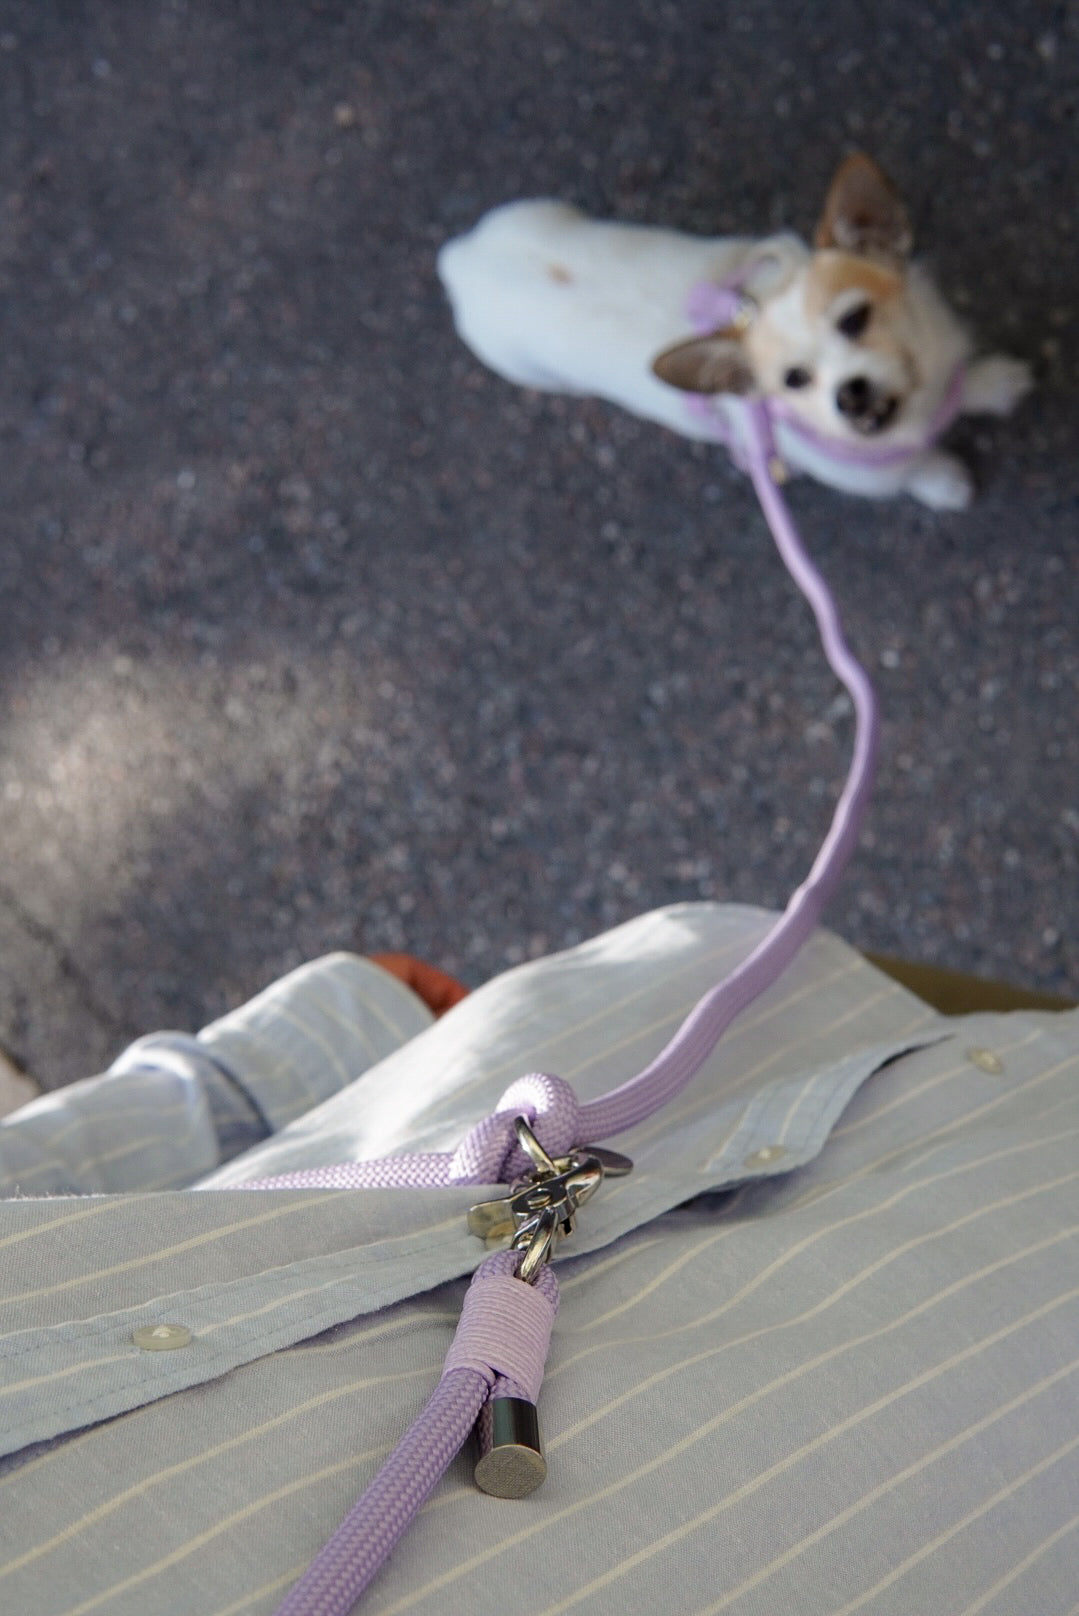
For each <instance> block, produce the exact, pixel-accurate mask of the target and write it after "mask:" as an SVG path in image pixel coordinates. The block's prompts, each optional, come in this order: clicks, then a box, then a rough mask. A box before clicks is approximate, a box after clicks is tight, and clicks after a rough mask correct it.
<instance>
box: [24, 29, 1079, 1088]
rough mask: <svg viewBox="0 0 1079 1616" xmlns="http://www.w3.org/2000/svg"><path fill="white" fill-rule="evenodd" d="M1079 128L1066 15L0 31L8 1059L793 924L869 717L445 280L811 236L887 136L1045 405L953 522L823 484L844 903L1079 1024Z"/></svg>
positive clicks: (655, 435) (1014, 427) (952, 290)
mask: <svg viewBox="0 0 1079 1616" xmlns="http://www.w3.org/2000/svg"><path fill="white" fill-rule="evenodd" d="M1077 103H1079V13H1077V10H1076V8H1075V6H1074V5H1072V4H1059V5H1058V4H1040V3H1034V4H1029V5H1026V6H1023V7H1016V6H1004V5H1002V4H999V3H993V4H987V5H973V4H969V5H964V4H955V3H950V4H948V3H943V0H939V3H927V0H913V3H912V0H878V3H876V4H874V5H872V6H868V5H864V4H861V3H858V0H838V3H836V4H832V5H829V6H827V7H812V6H806V5H795V4H793V3H791V0H758V3H755V4H753V5H748V4H744V3H735V4H726V3H723V0H687V3H683V4H660V3H647V0H595V3H586V4H581V3H579V0H577V3H570V0H501V3H495V0H487V3H480V0H462V3H452V0H446V3H444V4H441V5H439V4H433V3H420V0H393V3H389V0H369V3H366V4H362V5H361V4H352V3H343V0H342V3H334V0H326V3H324V4H314V3H308V4H302V3H298V0H290V3H289V4H287V5H286V4H280V3H277V0H259V3H255V0H186V3H184V0H173V3H167V0H154V3H149V0H147V3H139V0H130V3H115V0H113V3H106V0H97V3H94V0H82V3H76V0H66V3H62V0H0V309H2V313H0V320H2V326H0V466H2V475H3V482H2V503H0V601H2V611H3V620H2V621H3V633H2V634H0V804H2V808H3V818H2V820H0V826H2V830H0V837H2V841H0V852H2V857H0V1049H3V1050H4V1051H5V1052H6V1054H7V1055H8V1056H9V1057H10V1059H11V1060H12V1061H13V1062H14V1063H15V1064H16V1065H17V1066H18V1067H20V1068H22V1069H23V1070H26V1071H29V1072H30V1073H31V1074H32V1075H33V1076H34V1077H35V1078H36V1079H37V1080H38V1081H40V1082H41V1083H43V1084H45V1085H46V1086H54V1085H57V1084H61V1083H64V1082H67V1081H70V1080H71V1079H73V1078H76V1077H79V1076H83V1075H87V1074H89V1073H92V1072H94V1071H96V1070H100V1069H101V1068H102V1066H103V1065H104V1064H105V1063H106V1062H107V1061H108V1060H109V1059H110V1058H111V1057H112V1056H113V1055H115V1054H116V1053H117V1052H118V1051H119V1050H120V1049H121V1048H122V1047H123V1045H124V1043H125V1042H126V1041H127V1040H129V1039H130V1038H132V1037H134V1036H136V1035H138V1034H139V1033H142V1032H146V1031H150V1030H153V1029H157V1028H162V1027H173V1028H181V1029H186V1030H195V1029H197V1028H198V1027H199V1026H201V1025H203V1024H204V1023H205V1022H206V1021H208V1020H209V1019H211V1018H212V1017H213V1016H215V1015H217V1014H219V1013H220V1012H221V1011H223V1010H224V1009H225V1008H227V1007H228V1006H230V1005H234V1004H236V1003H238V1002H240V1001H242V1000H243V999H245V998H247V997H249V996H250V995H251V994H252V993H254V992H256V991H257V990H258V989H259V988H261V987H262V986H264V985H265V984H266V983H267V982H269V981H270V980H272V979H273V978H274V977H276V976H278V975H280V974H281V973H282V972H284V971H286V970H288V969H289V968H290V967H292V966H294V965H296V964H298V963H300V962H301V961H303V960H306V959H310V958H312V957H314V956H316V955H318V954H321V953H324V952H326V951H328V950H332V949H336V948H350V949H358V950H375V949H401V948H404V949H408V950H411V951H412V952H415V953H417V954H420V955H422V956H424V957H426V958H428V959H430V960H431V961H433V962H434V963H436V964H439V965H441V966H443V967H444V968H446V969H448V970H450V971H453V972H455V973H457V974H458V975H460V976H462V977H463V978H464V979H465V980H467V981H469V982H471V983H478V982H480V981H482V980H484V979H485V978H486V977H488V976H489V975H491V974H492V973H494V972H496V971H499V970H502V969H504V968H506V967H507V966H508V965H511V964H513V963H515V962H517V961H520V960H523V959H526V958H528V957H530V956H532V955H535V954H538V953H541V952H547V951H549V950H552V949H556V948H559V947H562V946H564V945H566V944H569V943H571V942H574V941H577V940H579V939H581V938H583V937H586V936H588V935H590V934H592V933H594V932H596V931H597V930H600V929H602V928H604V927H606V926H609V925H611V924H613V923H616V922H618V921H620V920H622V919H626V918H629V917H630V916H631V915H634V914H636V913H639V912H640V911H642V910H644V909H646V908H650V907H653V906H656V905H659V904H666V903H670V902H674V901H678V900H682V899H694V898H701V897H705V898H716V899H723V900H734V901H737V902H744V903H752V904H762V905H768V906H781V905H782V903H783V902H784V901H785V899H786V896H787V894H788V893H789V891H790V890H791V889H792V887H793V886H795V885H796V884H797V882H798V881H799V880H800V879H801V878H802V876H803V875H804V874H805V871H806V869H807V867H808V865H809V862H810V860H811V859H812V857H813V853H814V850H815V847H816V845H817V843H818V841H819V839H820V837H821V835H822V834H823V831H824V829H825V826H826V824H827V821H828V816H829V813H830V809H831V805H832V803H833V801H834V798H835V795H836V793H837V791H838V790H839V788H840V786H841V783H842V779H843V774H844V771H845V766H846V760H847V752H848V748H849V743H850V729H851V725H850V717H849V712H848V710H847V707H846V704H845V702H844V701H843V699H842V698H841V697H840V696H839V694H838V691H837V687H836V685H835V683H834V680H833V679H832V677H831V675H830V674H829V673H828V671H827V669H826V668H825V666H824V665H823V661H822V658H821V655H820V653H819V650H818V648H817V643H816V636H815V631H814V628H813V625H812V621H811V619H810V617H809V614H808V612H807V610H806V608H805V607H804V605H803V604H802V603H801V601H800V599H799V598H798V597H797V596H796V594H795V593H794V590H793V588H792V586H791V585H790V584H789V582H788V581H787V579H786V577H785V574H784V573H783V571H782V568H781V566H780V564H779V562H778V561H777V560H776V558H775V556H774V553H773V550H772V546H771V541H770V539H769V537H768V533H767V530H766V528H765V526H764V523H763V519H762V517H761V516H760V514H759V512H758V510H757V509H756V507H755V503H754V499H753V496H752V492H751V490H750V488H749V487H748V485H747V483H746V482H745V481H744V479H743V478H742V477H741V476H740V475H739V474H738V473H737V472H736V471H735V470H734V469H733V468H732V467H731V466H730V465H729V463H728V462H727V460H726V457H725V456H724V454H723V453H722V452H721V451H719V450H718V449H713V448H710V447H708V446H705V445H699V444H691V443H689V442H688V441H686V440H683V439H680V438H677V437H675V436H673V435H671V434H669V433H667V432H665V431H663V430H661V429H659V428H657V427H653V426H649V425H646V424H645V423H643V422H639V421H636V420H634V419H631V418H630V417H628V416H626V415H623V414H619V413H618V412H617V411H616V410H615V409H613V408H610V407H608V406H606V405H602V404H599V403H596V402H592V401H588V400H579V399H578V400H571V399H561V398H551V397H547V396H540V395H536V394H529V393H525V392H519V391H515V390H514V389H513V388H511V387H510V386H508V385H507V384H506V383H504V382H502V381H500V380H498V379H497V378H496V377H494V376H492V375H490V374H489V373H487V372H486V371H484V370H483V369H482V368H481V367H480V365H479V364H478V363H477V362H476V361H474V360H473V358H472V357H471V356H470V354H469V353H468V352H467V351H466V350H465V349H464V348H463V347H462V346H461V344H460V343H459V342H458V340H457V338H456V336H455V334H454V331H453V328H452V322H451V320H450V316H449V311H448V308H447V306H446V303H445V300H444V298H443V295H442V292H441V288H440V286H439V284H438V281H437V278H436V275H435V267H434V266H435V256H436V253H437V250H438V248H439V246H440V245H441V243H442V242H443V241H445V240H446V239H447V238H448V237H449V236H451V235H454V234H457V233H459V232H460V231H462V230H463V229H466V228H468V227H469V226H470V225H471V224H472V223H473V222H474V221H475V220H476V219H477V218H478V217H479V215H480V214H481V213H482V212H483V211H484V210H485V209H486V208H488V207H490V206H493V205H494V204H496V203H498V202H502V201H506V200H509V199H510V198H513V197H518V196H557V197H562V198H565V199H567V200H569V201H572V202H576V203H578V204H580V205H581V206H583V207H585V208H587V209H589V210H591V211H594V212H596V213H602V214H606V215H610V216H614V217H619V218H624V219H630V220H642V221H650V222H656V223H661V224H669V225H672V226H676V227H678V228H681V229H685V230H690V231H695V232H699V233H702V234H719V233H726V232H736V233H757V232H761V233H763V232H766V231H768V230H771V229H775V228H777V227H780V226H783V227H791V228H794V229H797V230H799V231H802V232H808V231H809V230H810V229H811V228H812V225H813V223H814V220H815V217H816V213H817V210H818V208H819V204H820V201H821V198H822V196H823V192H824V189H825V187H826V185H827V182H828V179H829V177H830V175H831V173H832V171H833V169H834V168H835V166H836V164H837V162H838V161H839V159H840V158H841V157H842V156H843V155H844V153H845V152H847V151H849V150H851V149H854V148H862V149H865V150H867V151H869V152H871V153H872V154H873V155H874V156H875V157H876V158H877V159H878V160H879V161H880V162H881V163H882V164H883V166H884V167H885V168H886V169H887V170H888V172H889V173H890V174H891V175H892V177H893V178H894V179H895V180H896V182H897V183H898V184H899V185H900V187H901V188H902V190H903V192H904V194H905V195H906V197H907V200H908V203H909V206H910V209H911V212H912V215H913V218H914V221H915V225H916V230H917V235H918V240H919V245H920V247H921V249H922V250H923V251H924V253H925V254H926V255H927V256H928V258H929V259H930V261H931V262H932V264H933V265H934V267H935V271H936V274H937V277H938V279H939V282H940V284H941V285H942V287H943V288H944V290H945V291H946V293H947V295H948V296H949V297H950V298H951V299H952V301H953V302H954V303H955V304H956V306H957V307H958V308H959V309H960V310H961V311H962V313H963V314H964V316H965V317H966V318H967V319H969V321H970V322H971V324H972V326H973V327H974V329H975V330H976V331H977V333H978V334H979V338H980V340H981V341H982V342H983V344H984V346H985V347H986V348H987V349H989V348H992V349H1003V350H1005V351H1008V352H1011V353H1015V354H1018V355H1020V356H1022V357H1024V358H1026V359H1028V360H1030V361H1031V362H1032V363H1033V364H1034V366H1035V367H1036V370H1037V373H1038V386H1037V390H1036V392H1035V393H1034V395H1033V396H1032V397H1031V398H1030V399H1029V400H1028V401H1027V402H1026V403H1025V404H1024V405H1023V406H1022V407H1021V409H1020V411H1019V413H1018V414H1017V415H1016V416H1015V418H1014V419H1013V420H1012V421H1010V422H1007V423H1002V422H996V421H994V422H976V423H964V424H961V425H960V426H959V427H958V428H957V429H956V430H955V431H954V432H953V434H952V436H953V439H954V441H955V444H956V446H957V447H958V448H959V449H960V451H961V452H962V453H963V454H965V455H966V456H967V457H968V458H969V460H970V461H971V463H972V464H973V466H974V468H975V472H976V476H977V481H978V487H979V492H978V496H977V500H976V502H975V504H974V505H973V507H972V508H971V509H970V510H969V511H967V512H965V513H962V514H947V515H941V514H933V513H931V512H929V511H927V510H925V509H924V508H922V507H921V506H919V505H916V504H915V503H914V502H913V501H911V500H909V499H901V500H897V501H894V502H890V503H887V504H880V505H876V504H872V503H869V502H866V501H859V500H854V499H851V498H846V497H844V496H842V495H839V494H836V493H833V492H830V491H828V490H826V489H823V488H820V487H817V486H814V485H812V484H809V483H807V482H800V483H798V484H796V485H794V487H793V488H792V491H791V499H792V503H793V505H794V508H795V511H796V514H797V517H798V519H799V521H800V523H801V524H802V528H803V531H804V533H805V536H806V538H807V540H808V542H809V544H810V546H811V549H812V550H813V552H814V554H815V555H816V557H817V559H818V561H819V563H820V565H821V566H822V567H823V568H824V570H825V571H826V573H827V574H828V576H829V577H830V578H831V580H832V582H833V584H834V586H835V588H836V591H837V593H838V595H839V597H840V601H841V604H842V609H843V613H844V618H845V621H846V624H847V629H848V634H849V638H850V640H851V642H852V644H853V646H854V648H855V649H856V651H857V652H858V653H859V654H860V655H861V656H862V658H863V659H864V661H865V662H866V664H867V665H868V666H869V667H870V669H871V671H872V672H873V675H874V678H875V681H876V684H877V687H878V690H879V694H880V699H881V704H882V709H883V715H884V744H883V755H882V760H881V768H880V777H879V784H878V789H877V794H876V799H875V807H874V810H873V813H872V817H871V821H870V824H869V827H868V832H867V835H866V838H865V841H864V845H863V848H862V850H861V851H860V853H859V854H858V856H857V857H856V859H855V861H854V863H853V865H852V867H851V869H850V871H849V874H848V877H847V880H846V883H845V885H844V888H843V893H842V895H841V897H840V898H839V899H838V900H837V901H836V902H835V903H834V905H833V906H832V908H831V910H830V911H829V914H828V917H827V918H828V921H829V923H830V924H831V926H832V927H833V928H834V929H835V930H837V931H838V932H839V933H841V934H842V935H843V936H845V937H846V938H847V939H848V940H849V941H851V942H852V943H854V944H856V945H858V946H861V947H865V948H871V949H878V950H883V951H886V952H891V953H894V954H902V955H907V956H910V957H913V958H917V959H920V960H927V961H936V962H939V963H941V964H946V965H949V966H951V967H954V968H958V969H962V970H969V971H976V972H980V973H983V974H989V975H993V976H996V977H1003V978H1006V979H1008V980H1010V981H1012V982H1015V983H1019V984H1023V985H1027V986H1031V987H1035V988H1041V989H1045V990H1050V991H1058V992H1064V993H1068V992H1072V993H1075V992H1076V990H1077V978H1079V949H1077V927H1076V911H1077V901H1076V900H1077V893H1079V879H1077V865H1079V858H1077V851H1079V789H1077V782H1079V737H1077V732H1076V730H1077V727H1076V706H1077V703H1076V682H1077V678H1076V675H1077V667H1079V657H1077V645H1076V619H1077V611H1076V607H1077V597H1079V590H1077V548H1076V537H1077V529H1079V456H1077V454H1076V445H1077V443H1079V407H1077V401H1076V375H1077V363H1076V361H1077V357H1079V354H1077V350H1079V308H1077V302H1079V300H1077V281H1076V263H1077V241H1076V233H1077V217H1079V213H1077V208H1076V196H1077V193H1079V184H1077V181H1079V161H1077V152H1079V134H1077V130H1076V121H1077V119H1076V109H1077Z"/></svg>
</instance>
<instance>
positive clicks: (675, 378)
mask: <svg viewBox="0 0 1079 1616" xmlns="http://www.w3.org/2000/svg"><path fill="white" fill-rule="evenodd" d="M652 369H653V371H654V372H655V374H656V375H657V376H658V377H659V379H660V381H661V382H666V383H667V384H668V385H669V386H670V387H679V388H681V390H682V392H683V393H748V392H750V391H751V390H752V388H753V387H754V386H755V383H756V378H755V377H754V375H753V371H752V368H751V367H750V364H749V361H748V359H747V358H746V355H745V350H744V349H743V347H742V343H741V339H740V338H739V337H738V336H737V335H736V334H735V333H733V332H731V331H726V330H725V331H713V332H712V333H711V335H710V336H707V337H691V338H690V340H689V341H688V342H679V343H676V344H675V346H674V347H673V348H665V349H664V351H663V352H662V353H661V354H660V355H659V356H658V357H657V358H655V359H653V361H652Z"/></svg>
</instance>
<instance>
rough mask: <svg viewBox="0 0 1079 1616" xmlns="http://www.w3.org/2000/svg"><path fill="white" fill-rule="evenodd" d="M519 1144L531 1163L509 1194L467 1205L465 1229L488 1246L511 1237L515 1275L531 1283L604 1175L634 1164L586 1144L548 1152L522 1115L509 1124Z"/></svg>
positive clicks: (625, 1170)
mask: <svg viewBox="0 0 1079 1616" xmlns="http://www.w3.org/2000/svg"><path fill="white" fill-rule="evenodd" d="M513 1127H514V1132H515V1133H516V1135H517V1143H518V1144H519V1145H520V1147H521V1149H522V1150H523V1151H524V1153H525V1155H526V1156H527V1157H528V1158H529V1160H530V1161H531V1162H532V1163H533V1166H532V1170H531V1171H530V1172H529V1173H527V1174H526V1175H525V1176H524V1177H523V1178H520V1179H517V1180H516V1181H515V1182H514V1183H513V1184H512V1185H511V1186H510V1192H509V1194H508V1195H505V1196H502V1197H500V1198H499V1199H498V1200H496V1201H480V1202H478V1203H477V1204H476V1205H475V1206H473V1207H471V1208H470V1210H469V1214H468V1227H469V1230H470V1232H471V1233H472V1234H474V1235H476V1236H477V1237H478V1238H479V1239H480V1240H485V1241H487V1243H488V1244H489V1245H493V1244H500V1243H501V1242H503V1241H504V1240H506V1238H507V1237H508V1238H509V1249H510V1250H511V1251H519V1252H521V1253H522V1257H521V1263H520V1267H519V1268H518V1270H517V1277H518V1279H523V1280H524V1281H525V1282H526V1283H527V1284H534V1283H535V1279H536V1275H537V1274H538V1273H539V1270H540V1269H541V1268H542V1267H543V1265H544V1263H547V1262H549V1261H550V1259H551V1254H552V1252H553V1250H554V1247H555V1245H556V1244H557V1243H558V1241H559V1240H563V1239H565V1238H566V1236H567V1235H571V1234H572V1233H573V1230H574V1228H575V1226H576V1221H577V1211H578V1208H579V1207H581V1206H583V1205H584V1203H585V1202H586V1201H587V1200H589V1199H590V1198H591V1197H592V1196H593V1195H594V1194H595V1192H596V1190H598V1189H599V1186H600V1184H601V1183H602V1182H603V1180H604V1178H607V1177H610V1178H621V1177H624V1176H625V1174H626V1173H628V1172H630V1171H631V1169H632V1167H633V1163H632V1162H631V1161H630V1159H629V1157H628V1156H620V1155H618V1153H617V1152H616V1151H613V1150H601V1149H599V1147H598V1146H594V1145H588V1146H585V1147H584V1148H582V1149H580V1150H574V1151H571V1152H570V1154H569V1155H568V1156H558V1157H551V1156H548V1154H547V1152H546V1151H545V1150H544V1148H543V1146H542V1145H541V1144H540V1142H539V1140H538V1139H537V1138H536V1136H535V1134H534V1133H533V1132H532V1129H531V1128H530V1127H529V1125H528V1122H527V1121H526V1120H525V1118H524V1117H518V1118H517V1119H516V1121H515V1122H514V1124H513Z"/></svg>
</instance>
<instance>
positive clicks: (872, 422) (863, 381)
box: [835, 376, 899, 436]
mask: <svg viewBox="0 0 1079 1616" xmlns="http://www.w3.org/2000/svg"><path fill="white" fill-rule="evenodd" d="M835 402H836V408H837V409H838V410H839V413H840V415H842V416H843V418H844V420H846V421H849V422H850V424H851V426H852V427H853V428H854V430H855V431H856V432H861V433H863V434H865V435H866V436H869V435H871V434H873V433H875V432H883V431H884V428H885V427H886V426H889V425H890V424H891V422H892V421H894V420H895V417H896V414H897V412H898V410H899V399H898V398H896V397H895V396H894V395H893V394H891V393H886V392H884V391H882V390H881V389H880V388H878V387H875V386H874V385H873V383H872V382H871V381H870V380H869V379H868V377H866V376H851V377H850V378H849V380H847V381H845V382H843V383H842V384H841V385H840V386H839V387H837V388H836V395H835Z"/></svg>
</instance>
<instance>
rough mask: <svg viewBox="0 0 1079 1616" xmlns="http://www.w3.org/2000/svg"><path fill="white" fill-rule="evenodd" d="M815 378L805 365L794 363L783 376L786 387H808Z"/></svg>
mask: <svg viewBox="0 0 1079 1616" xmlns="http://www.w3.org/2000/svg"><path fill="white" fill-rule="evenodd" d="M812 380H813V378H812V376H811V375H810V374H809V372H808V370H806V368H805V366H804V365H793V366H792V367H791V369H790V370H788V371H787V374H786V375H785V376H784V378H783V385H784V387H808V386H809V384H810V382H811V381H812Z"/></svg>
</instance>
